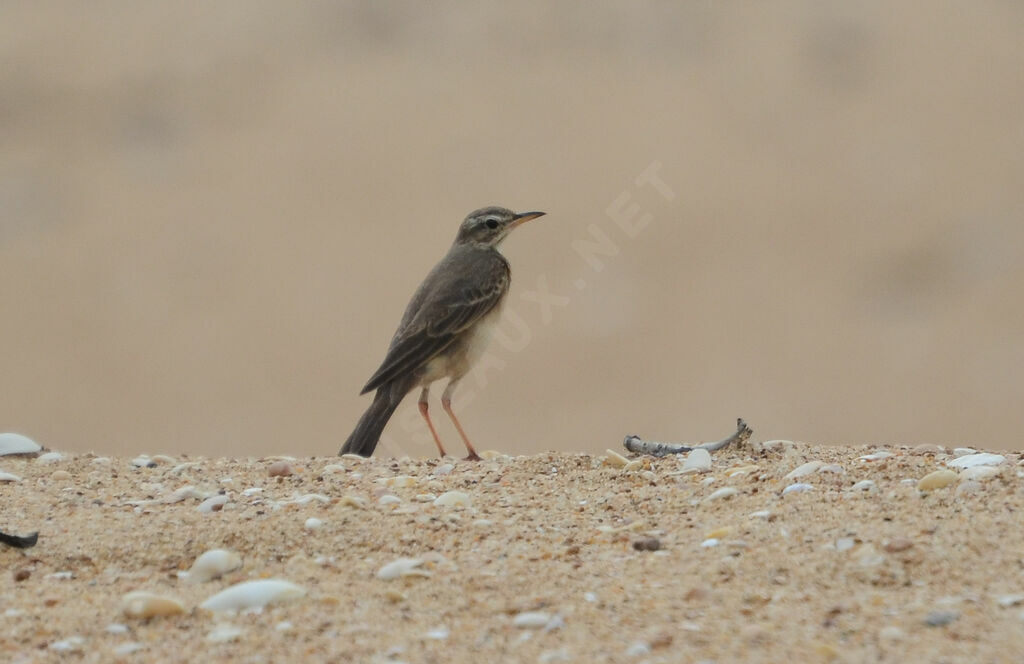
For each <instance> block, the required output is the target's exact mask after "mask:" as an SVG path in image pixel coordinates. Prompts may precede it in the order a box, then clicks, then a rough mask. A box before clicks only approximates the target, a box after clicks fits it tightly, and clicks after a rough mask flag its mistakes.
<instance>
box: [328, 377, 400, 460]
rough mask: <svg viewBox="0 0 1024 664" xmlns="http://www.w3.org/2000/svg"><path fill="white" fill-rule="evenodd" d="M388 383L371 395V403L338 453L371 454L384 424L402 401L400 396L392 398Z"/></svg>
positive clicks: (365, 455) (366, 455)
mask: <svg viewBox="0 0 1024 664" xmlns="http://www.w3.org/2000/svg"><path fill="white" fill-rule="evenodd" d="M388 388H389V386H388V385H384V386H382V387H381V388H380V389H378V390H377V394H376V395H374V397H373V403H371V404H370V407H369V408H367V409H366V412H365V413H363V416H362V417H360V418H359V424H357V425H356V428H355V430H353V431H352V433H351V434H350V435H349V437H348V440H346V441H345V444H344V445H342V446H341V451H339V452H338V454H358V455H359V456H364V457H368V456H370V455H372V454H373V450H374V449H376V447H377V441H379V440H380V434H381V433H382V432H383V431H384V427H385V425H387V423H388V420H390V419H391V415H392V413H394V412H395V409H396V408H398V404H400V403H402V396H404V395H401V396H399V397H398V398H397V399H395V398H393V396H392V393H393V390H391V389H388Z"/></svg>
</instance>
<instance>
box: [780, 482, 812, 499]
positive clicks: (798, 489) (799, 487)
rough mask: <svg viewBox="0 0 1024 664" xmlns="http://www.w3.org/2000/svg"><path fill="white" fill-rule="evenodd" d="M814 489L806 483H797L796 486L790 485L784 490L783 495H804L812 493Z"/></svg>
mask: <svg viewBox="0 0 1024 664" xmlns="http://www.w3.org/2000/svg"><path fill="white" fill-rule="evenodd" d="M813 489H814V487H813V486H812V485H810V484H805V483H804V482H797V483H796V484H790V485H789V486H787V487H786V488H785V489H783V490H782V495H783V496H785V495H786V494H787V493H803V492H805V491H812V490H813Z"/></svg>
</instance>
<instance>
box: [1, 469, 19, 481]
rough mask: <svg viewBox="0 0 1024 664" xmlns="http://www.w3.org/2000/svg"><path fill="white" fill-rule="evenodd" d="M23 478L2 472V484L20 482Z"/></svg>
mask: <svg viewBox="0 0 1024 664" xmlns="http://www.w3.org/2000/svg"><path fill="white" fill-rule="evenodd" d="M20 481H21V478H20V477H18V476H17V475H15V474H14V473H6V472H4V471H2V470H0V482H20Z"/></svg>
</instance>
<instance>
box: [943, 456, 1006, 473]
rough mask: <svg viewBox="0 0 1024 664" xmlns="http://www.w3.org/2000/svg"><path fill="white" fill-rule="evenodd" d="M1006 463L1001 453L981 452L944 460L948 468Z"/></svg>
mask: <svg viewBox="0 0 1024 664" xmlns="http://www.w3.org/2000/svg"><path fill="white" fill-rule="evenodd" d="M1002 463H1006V457H1004V456H1003V455H1002V454H991V453H988V452H983V453H981V454H968V455H965V456H962V457H958V458H956V459H951V460H949V461H947V462H946V465H947V466H949V467H950V468H960V469H964V468H974V467H975V466H998V465H999V464H1002Z"/></svg>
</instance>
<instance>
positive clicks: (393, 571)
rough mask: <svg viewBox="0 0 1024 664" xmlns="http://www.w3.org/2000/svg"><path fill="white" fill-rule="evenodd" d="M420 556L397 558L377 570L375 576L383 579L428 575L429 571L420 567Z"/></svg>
mask: <svg viewBox="0 0 1024 664" xmlns="http://www.w3.org/2000/svg"><path fill="white" fill-rule="evenodd" d="M422 564H423V559H422V558H398V559H396V560H392V561H391V562H390V563H388V564H387V565H384V566H383V567H381V568H380V569H379V570H377V578H378V579H382V580H384V581H390V580H391V579H397V578H399V577H402V576H430V572H428V571H427V570H425V569H420V565H422Z"/></svg>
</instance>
